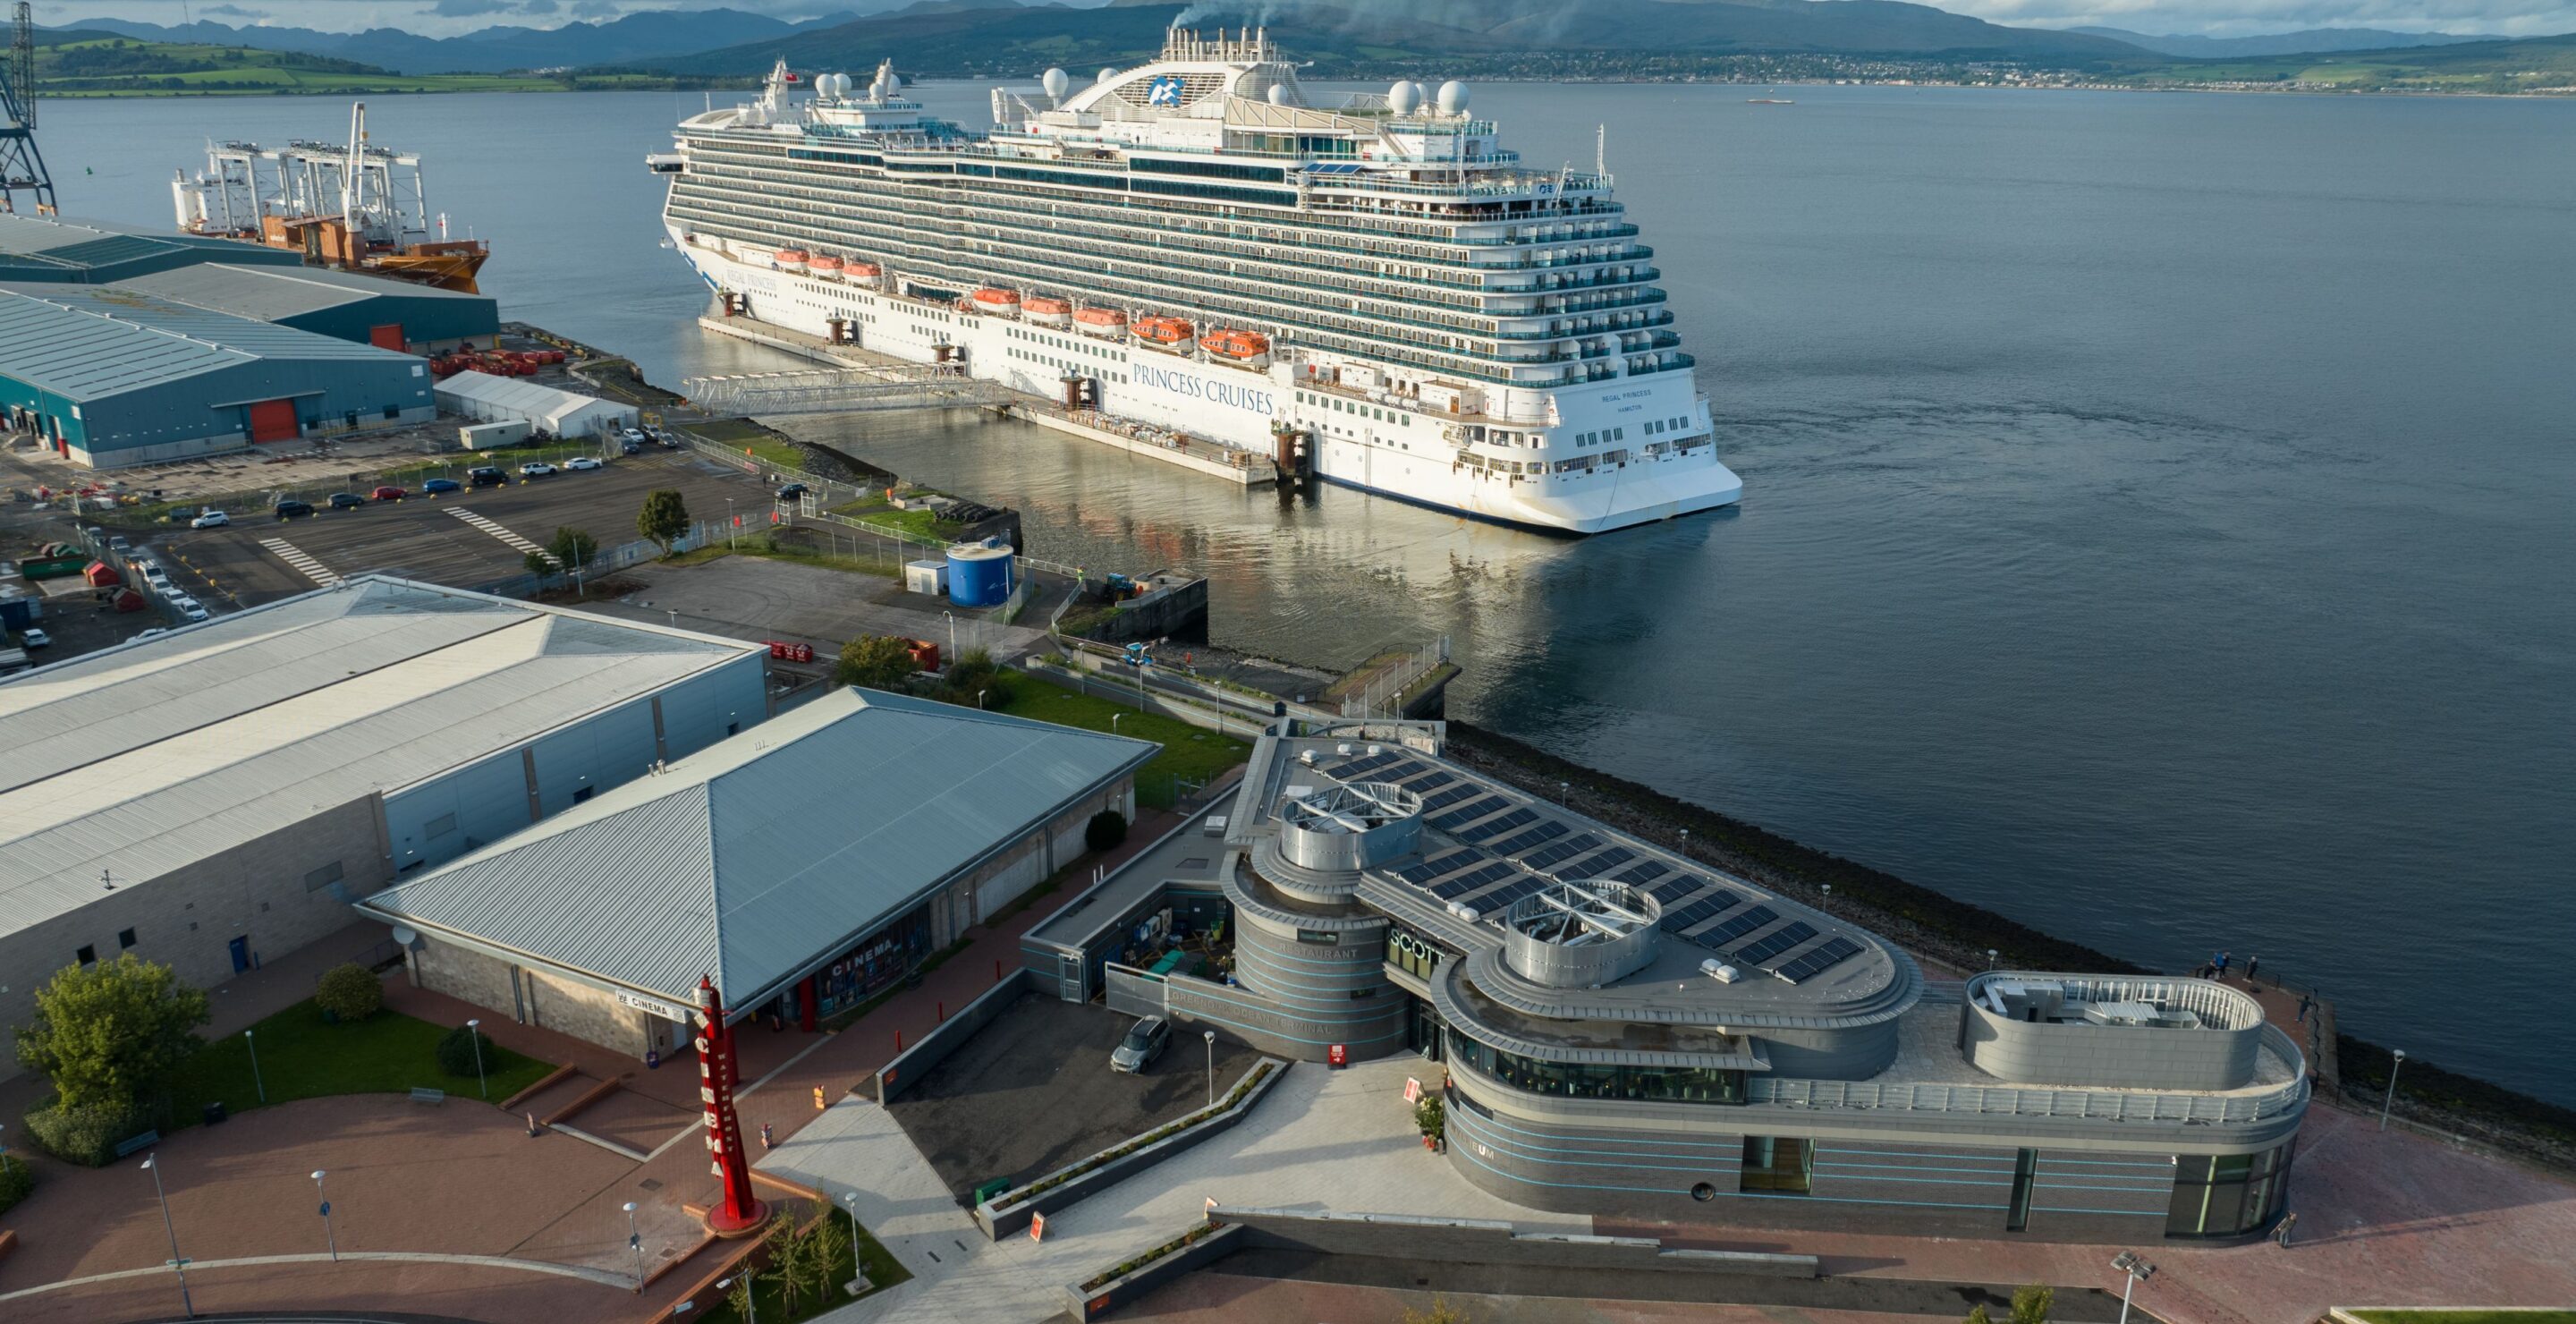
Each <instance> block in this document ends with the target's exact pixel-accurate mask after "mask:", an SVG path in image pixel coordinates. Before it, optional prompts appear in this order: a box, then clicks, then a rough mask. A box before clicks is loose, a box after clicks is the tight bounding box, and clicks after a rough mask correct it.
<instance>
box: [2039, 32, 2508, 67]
mask: <svg viewBox="0 0 2576 1324" xmlns="http://www.w3.org/2000/svg"><path fill="white" fill-rule="evenodd" d="M2067 31H2069V32H2084V33H2090V34H2091V35H2093V36H2096V37H2109V38H2110V39H2112V40H2113V41H2125V42H2127V43H2129V44H2130V45H2132V46H2141V47H2144V48H2146V49H2148V50H2151V51H2154V52H2156V53H2157V54H2159V55H2181V56H2187V57H2190V58H2192V59H2200V60H2229V59H2239V58H2242V57H2245V56H2250V55H2301V54H2312V53H2320V52H2328V51H2385V50H2400V49H2404V48H2408V47H2415V46H2457V45H2461V44H2463V43H2467V42H2474V41H2506V40H2510V39H2509V38H2505V37H2496V36H2474V35H2473V36H2455V35H2453V34H2451V33H2447V32H2388V31H2383V30H2382V29H2379V28H2309V29H2308V30H2306V31H2304V32H2281V33H2275V34H2273V35H2271V36H2268V37H2194V36H2185V35H2181V34H2175V35H2170V36H2162V37H2157V36H2149V35H2147V34H2145V33H2142V32H2127V31H2123V30H2122V29H2119V28H2068V29H2067Z"/></svg>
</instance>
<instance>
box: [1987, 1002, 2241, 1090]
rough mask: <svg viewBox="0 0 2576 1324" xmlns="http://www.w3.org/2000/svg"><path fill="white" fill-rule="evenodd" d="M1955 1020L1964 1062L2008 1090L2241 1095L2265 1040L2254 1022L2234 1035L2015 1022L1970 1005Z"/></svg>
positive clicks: (2229, 1032) (2213, 1031)
mask: <svg viewBox="0 0 2576 1324" xmlns="http://www.w3.org/2000/svg"><path fill="white" fill-rule="evenodd" d="M1959 1014H1960V1016H1961V1017H1962V1034H1963V1037H1964V1041H1965V1044H1966V1048H1967V1055H1968V1061H1969V1062H1970V1063H1972V1064H1974V1065H1975V1066H1976V1068H1977V1069H1978V1070H1980V1071H1983V1072H1985V1073H1986V1074H1987V1075H1990V1076H1993V1077H1994V1078H1996V1079H1997V1080H2000V1081H2008V1082H2011V1083H2014V1084H2031V1085H2078V1086H2088V1087H2102V1088H2126V1089H2169V1090H2232V1089H2241V1088H2243V1087H2244V1086H2245V1085H2247V1084H2248V1083H2250V1082H2252V1081H2253V1079H2254V1065H2255V1056H2256V1050H2257V1049H2258V1047H2259V1046H2260V1044H2261V1041H2262V1033H2263V1027H2262V1024H2261V1023H2260V1022H2259V1021H2258V1022H2256V1023H2255V1024H2252V1025H2249V1026H2246V1027H2245V1028H2243V1029H2236V1030H2222V1029H2216V1028H2212V1027H2208V1026H2202V1027H2199V1028H2195V1029H2177V1028H2159V1027H2155V1026H2145V1025H2093V1024H2089V1023H2086V1022H2082V1021H2072V1022H2066V1023H2063V1024H2051V1023H2049V1022H2046V1021H2040V1022H2031V1021H2018V1020H2013V1019H2011V1018H2009V1017H2006V1016H2003V1015H2000V1014H1998V1013H1996V1012H1993V1011H1990V1010H1988V1009H1986V1008H1984V1007H1981V1006H1979V1005H1977V1004H1976V1003H1974V1002H1970V1003H1967V1004H1966V1005H1964V1006H1962V1007H1961V1008H1960V1013H1959Z"/></svg>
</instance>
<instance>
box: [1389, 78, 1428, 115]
mask: <svg viewBox="0 0 2576 1324" xmlns="http://www.w3.org/2000/svg"><path fill="white" fill-rule="evenodd" d="M1421 105H1422V88H1421V85H1420V84H1416V83H1406V82H1398V83H1397V84H1396V85H1395V86H1393V87H1390V88H1388V89H1387V90H1386V108H1387V109H1388V110H1391V111H1394V112H1395V113H1396V114H1398V115H1410V114H1412V113H1413V112H1414V111H1415V110H1417V109H1419V108H1420V107H1421Z"/></svg>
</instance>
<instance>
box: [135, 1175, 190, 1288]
mask: <svg viewBox="0 0 2576 1324" xmlns="http://www.w3.org/2000/svg"><path fill="white" fill-rule="evenodd" d="M160 1160H161V1155H160V1154H159V1153H158V1152H155V1153H151V1154H147V1155H145V1156H144V1158H143V1170H144V1171H145V1172H148V1173H151V1174H152V1194H153V1197H154V1198H156V1199H158V1200H159V1201H160V1202H161V1230H162V1231H163V1232H166V1233H168V1234H170V1267H171V1268H173V1269H176V1270H178V1271H179V1309H181V1310H182V1311H185V1312H186V1313H187V1316H188V1318H190V1319H195V1318H196V1317H197V1303H196V1302H195V1301H193V1300H191V1299H190V1298H189V1296H188V1261H187V1260H186V1259H184V1258H182V1257H181V1256H180V1254H179V1228H178V1225H177V1224H174V1223H172V1222H171V1221H170V1196H169V1193H168V1192H166V1191H163V1190H162V1189H161V1163H160Z"/></svg>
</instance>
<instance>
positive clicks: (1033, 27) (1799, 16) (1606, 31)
mask: <svg viewBox="0 0 2576 1324" xmlns="http://www.w3.org/2000/svg"><path fill="white" fill-rule="evenodd" d="M1184 12H1191V13H1192V15H1193V19H1194V21H1204V22H1206V23H1207V24H1209V25H1210V26H1215V25H1218V24H1221V23H1228V22H1243V21H1248V20H1250V19H1251V18H1254V17H1262V18H1264V19H1265V20H1266V21H1267V22H1268V23H1269V25H1270V32H1271V35H1272V37H1273V38H1275V39H1277V40H1278V41H1279V42H1280V43H1281V45H1282V46H1283V48H1284V49H1285V50H1286V52H1287V54H1288V56H1289V58H1291V59H1295V60H1299V61H1312V62H1313V65H1314V70H1315V72H1316V73H1317V74H1319V75H1323V76H1332V75H1335V74H1345V73H1352V72H1357V71H1362V70H1370V69H1375V68H1379V67H1382V66H1388V65H1405V64H1420V63H1425V62H1449V63H1452V64H1457V63H1458V62H1459V61H1461V60H1462V59H1464V60H1466V61H1467V63H1466V64H1465V65H1462V66H1461V67H1462V69H1472V68H1474V67H1475V64H1476V60H1477V57H1490V58H1493V59H1503V58H1510V57H1521V56H1524V55H1526V54H1528V53H1530V52H1533V51H1537V52H1551V51H1554V52H1562V51H1591V52H1616V51H1625V52H1640V53H1645V52H1653V53H1660V54H1671V53H1676V52H1678V53H1682V54H1688V55H1737V54H1745V53H1755V52H1787V53H1831V54H1837V55H1855V56H1902V57H1923V56H1940V57H1943V58H1948V59H1962V60H1964V59H1994V60H2020V61H2036V62H2045V63H2048V64H2050V65H2052V66H2078V67H2095V66H2100V67H2131V66H2136V65H2144V64H2153V63H2156V62H2157V61H2156V59H2155V57H2154V56H2152V55H2151V54H2149V53H2148V52H2145V51H2142V50H2140V49H2138V48H2137V47H2134V46H2131V45H2128V44H2126V43H2124V42H2117V41H2112V40H2109V39H2107V38H2103V37H2095V36H2091V35H2087V34H2084V33H2066V32H2048V31H2039V30H2033V29H2023V28H2007V27H1999V26H1997V25H1995V24H1992V23H1986V22H1983V21H1981V20H1978V19H1973V18H1967V17H1963V16H1961V15H1957V14H1950V13H1945V12H1943V11H1941V10H1938V9H1933V8H1931V7H1929V6H1925V5H1915V4H1903V3H1898V2H1897V0H1746V2H1743V3H1737V2H1734V0H1592V3H1589V4H1586V5H1584V6H1582V7H1580V8H1579V9H1576V8H1572V7H1569V6H1568V5H1566V4H1565V3H1564V2H1563V0H1393V2H1392V3H1387V4H1372V5H1365V6H1363V5H1360V4H1357V3H1350V4H1348V5H1347V7H1345V6H1344V5H1338V4H1324V3H1283V2H1281V0H1271V2H1270V3H1265V4H1263V5H1261V6H1260V9H1259V13H1258V14H1257V15H1256V14H1255V13H1254V12H1252V11H1250V10H1246V11H1244V12H1241V13H1236V12H1234V11H1232V10H1230V9H1227V8H1221V7H1216V6H1211V5H1206V4H1200V5H1193V6H1190V7H1189V9H1188V10H1187V11H1185V10H1184V8H1183V6H1181V5H1179V4H1176V3H1171V2H1170V0H1136V2H1134V3H1130V2H1128V0H1118V2H1117V3H1113V4H1111V5H1109V6H1108V7H1106V8H1103V9H1069V8H1065V7H1063V6H1060V5H1044V6H1028V7H1021V6H1015V5H1011V4H1008V3H1007V2H1006V0H982V3H971V4H961V3H957V2H956V0H947V2H945V3H929V4H920V5H915V6H913V7H911V8H909V9H906V10H902V11H898V12H895V13H891V14H885V15H880V16H877V17H873V18H863V19H860V20H857V21H855V22H850V23H844V24H841V25H839V26H835V27H829V28H817V29H811V30H808V31H804V32H799V33H794V34H790V35H785V36H778V37H772V38H767V39H763V40H758V41H753V42H749V43H746V44H742V45H735V46H728V47H725V48H722V49H718V50H710V51H707V52H705V53H703V54H696V55H687V56H677V57H672V58H668V59H663V60H657V61H651V62H648V63H646V66H645V67H650V68H654V69H660V70H666V71H669V72H673V73H681V74H689V75H699V76H705V75H737V76H738V75H744V74H755V73H759V72H761V71H763V70H765V69H767V68H768V67H769V65H770V64H771V63H772V62H773V61H775V60H776V59H777V58H779V57H780V56H782V55H784V56H785V57H787V59H788V60H789V62H790V63H792V64H796V65H798V66H800V67H805V68H812V69H864V68H866V67H868V66H870V65H873V64H875V63H876V62H877V61H878V60H880V59H885V58H892V59H893V60H894V61H895V63H896V65H897V67H899V68H902V69H904V70H906V71H907V72H911V73H916V74H922V75H929V76H939V75H957V74H969V75H972V74H1004V75H1023V74H1030V73H1034V72H1036V71H1038V70H1041V69H1044V68H1046V67H1048V66H1049V65H1056V66H1061V67H1063V68H1066V69H1072V70H1083V71H1088V70H1090V69H1092V68H1094V67H1097V66H1099V65H1104V64H1111V65H1115V64H1134V63H1136V62H1139V61H1141V60H1145V59H1149V58H1151V57H1152V56H1153V54H1154V53H1155V52H1156V51H1158V50H1160V49H1161V46H1162V40H1163V32H1164V30H1165V29H1167V28H1169V27H1170V26H1171V24H1172V21H1173V19H1175V18H1176V17H1178V16H1179V15H1181V14H1182V13H1184Z"/></svg>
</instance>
